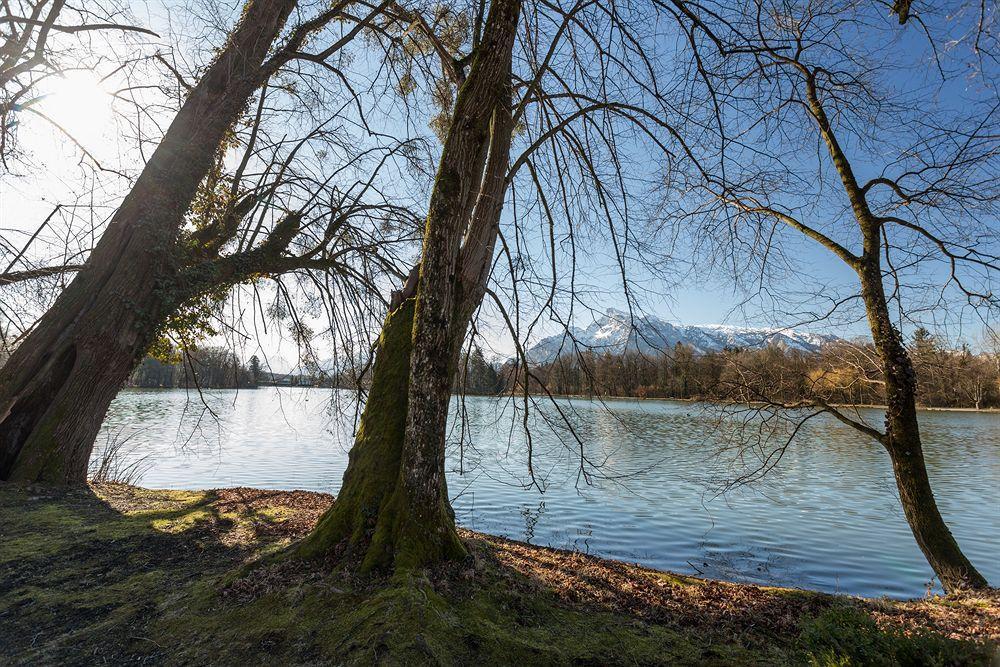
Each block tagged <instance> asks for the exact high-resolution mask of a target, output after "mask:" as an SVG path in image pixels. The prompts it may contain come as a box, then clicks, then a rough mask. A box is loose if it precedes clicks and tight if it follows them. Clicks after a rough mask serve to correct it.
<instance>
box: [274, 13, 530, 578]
mask: <svg viewBox="0 0 1000 667" xmlns="http://www.w3.org/2000/svg"><path fill="white" fill-rule="evenodd" d="M519 12H520V0H496V1H495V2H493V4H492V5H491V7H490V12H489V15H488V17H487V20H486V29H485V30H484V35H483V39H482V42H481V44H480V46H479V47H478V48H477V52H476V56H475V58H474V59H473V62H472V67H471V69H470V73H469V77H468V79H467V80H466V81H465V83H464V84H463V85H462V87H461V90H460V91H459V95H458V98H457V100H456V103H455V110H454V113H453V120H452V126H451V128H450V130H449V133H448V138H447V140H446V141H445V146H444V150H443V151H442V155H441V162H440V165H439V168H438V176H437V180H436V182H435V184H434V190H433V192H432V194H431V201H430V207H429V211H428V216H427V224H426V229H425V233H424V244H423V253H422V257H421V263H420V273H419V280H418V281H417V282H416V283H415V284H416V295H415V297H413V298H407V299H406V301H404V303H403V305H401V306H400V307H399V308H397V309H396V310H394V311H392V312H391V313H390V314H389V316H388V317H387V319H386V322H385V325H384V327H383V331H382V336H381V338H380V341H379V346H378V348H377V350H376V361H375V371H374V375H373V378H372V387H371V391H370V392H369V395H368V402H367V404H366V405H365V410H364V414H363V416H362V419H361V424H360V428H359V431H358V435H357V438H356V441H355V445H354V448H353V449H352V450H351V454H350V461H349V464H348V467H347V471H346V472H345V474H344V485H343V488H342V490H341V493H340V495H339V496H338V497H337V501H336V502H335V503H334V505H333V507H332V508H331V509H330V510H329V511H328V512H327V513H326V514H325V515H324V516H323V517H322V518H321V519H320V521H319V523H318V525H317V527H316V529H315V530H314V531H313V533H311V534H310V535H309V536H308V537H307V538H306V539H304V540H303V541H302V542H300V543H299V544H298V545H297V546H296V547H295V548H294V550H293V554H296V555H299V556H304V557H318V556H321V555H324V554H327V553H330V552H331V551H334V552H335V551H337V550H338V549H341V550H344V549H346V550H347V551H353V552H354V553H355V554H356V555H357V556H358V557H360V560H361V569H362V570H371V569H375V568H379V569H388V568H390V567H391V568H395V569H396V570H397V571H399V570H408V569H413V568H419V567H423V566H425V565H429V564H432V563H435V562H438V561H442V560H449V559H455V558H461V557H463V556H464V555H465V553H466V551H465V547H464V546H463V545H462V542H461V541H460V540H459V538H458V534H457V532H456V530H455V520H454V513H453V512H452V511H451V507H450V505H449V503H448V496H447V485H446V482H445V466H444V460H445V428H446V422H447V418H448V406H449V402H450V399H451V387H452V382H453V379H454V375H455V370H456V368H457V365H458V364H457V361H458V356H459V352H460V349H461V345H462V341H463V340H464V338H465V332H466V329H467V328H468V323H469V318H470V317H471V315H472V313H473V311H474V310H475V308H476V307H477V306H478V305H479V303H480V301H481V299H482V296H483V289H484V285H485V280H486V277H487V275H488V269H489V264H490V262H491V260H492V256H493V249H494V245H495V241H496V234H497V228H498V225H499V217H500V212H501V210H502V205H503V204H502V202H503V194H504V190H505V187H506V186H505V184H506V181H505V177H506V170H507V166H508V160H509V151H510V140H511V127H512V123H511V120H510V95H511V89H510V87H511V53H512V49H513V42H514V35H515V32H516V29H517V23H518V15H519ZM463 234H465V239H464V243H463ZM404 290H405V288H404ZM406 296H407V297H409V295H408V294H407V295H406Z"/></svg>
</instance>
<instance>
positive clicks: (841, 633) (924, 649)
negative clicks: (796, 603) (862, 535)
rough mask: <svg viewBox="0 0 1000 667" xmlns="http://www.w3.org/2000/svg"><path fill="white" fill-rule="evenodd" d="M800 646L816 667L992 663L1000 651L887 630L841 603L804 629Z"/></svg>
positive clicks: (939, 636) (853, 608)
mask: <svg viewBox="0 0 1000 667" xmlns="http://www.w3.org/2000/svg"><path fill="white" fill-rule="evenodd" d="M800 642H801V645H802V647H803V650H804V653H805V655H806V656H807V657H808V659H809V663H810V664H812V665H817V666H822V667H840V666H846V665H899V666H900V667H909V666H913V667H919V666H921V665H927V666H940V667H945V666H947V665H978V664H981V665H988V664H989V663H990V657H991V655H992V654H994V652H995V651H996V647H992V648H991V647H988V646H978V647H977V646H975V645H971V644H969V643H968V642H960V641H955V640H952V639H948V638H946V637H943V636H941V635H936V634H933V633H929V632H915V633H911V634H910V635H909V636H907V635H904V634H902V633H901V632H886V631H884V630H882V629H880V628H879V627H878V625H876V623H875V621H874V620H873V619H872V618H871V617H870V616H868V615H867V614H864V613H863V612H861V611H860V610H859V609H857V608H856V607H852V606H849V605H839V606H836V607H834V608H833V609H830V610H828V611H826V612H824V613H822V614H820V615H819V616H817V617H816V618H814V619H810V620H808V621H807V622H806V623H805V624H804V627H803V630H802V635H801V637H800Z"/></svg>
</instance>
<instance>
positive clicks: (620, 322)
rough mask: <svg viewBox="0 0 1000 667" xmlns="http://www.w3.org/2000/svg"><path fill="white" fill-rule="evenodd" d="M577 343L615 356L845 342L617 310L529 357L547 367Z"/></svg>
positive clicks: (543, 344) (545, 342)
mask: <svg viewBox="0 0 1000 667" xmlns="http://www.w3.org/2000/svg"><path fill="white" fill-rule="evenodd" d="M573 339H575V340H576V342H577V344H578V345H579V346H580V347H581V348H582V349H590V350H592V351H594V352H596V353H603V352H611V353H613V354H620V353H622V352H624V351H626V350H628V351H639V352H642V353H643V354H656V353H657V352H660V351H664V350H670V349H672V348H673V347H674V346H675V345H676V344H677V343H683V344H684V345H688V346H690V347H691V348H693V349H694V351H695V352H697V353H701V354H704V353H706V352H717V351H719V350H723V349H725V348H727V347H729V348H734V347H739V348H763V347H768V346H771V345H777V346H779V347H783V348H786V349H791V350H802V351H805V352H815V351H817V350H819V348H820V347H821V346H822V345H824V344H826V343H830V342H833V341H837V340H840V339H839V338H838V337H837V336H832V335H828V334H816V333H810V332H805V331H797V330H795V329H791V328H780V329H769V328H757V327H735V326H728V325H723V324H702V325H684V324H671V323H670V322H666V321H664V320H661V319H659V318H658V317H655V316H652V315H647V316H638V315H637V316H636V317H635V319H634V321H632V320H631V319H630V318H629V315H628V313H623V312H622V311H620V310H616V309H614V308H611V309H609V310H608V311H607V312H606V313H605V314H604V315H603V316H602V317H600V318H598V319H597V320H595V321H594V323H593V324H591V325H590V326H589V327H587V328H586V329H580V328H578V327H571V328H570V331H569V332H563V333H561V334H556V335H555V336H549V337H548V338H543V339H542V340H540V341H538V342H537V343H536V344H535V345H533V346H531V347H530V348H529V349H528V353H527V354H528V359H529V360H530V361H532V362H534V363H545V362H548V361H552V360H554V359H555V358H556V357H558V356H560V355H562V354H568V353H570V352H572V351H573Z"/></svg>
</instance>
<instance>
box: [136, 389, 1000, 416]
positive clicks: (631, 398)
mask: <svg viewBox="0 0 1000 667" xmlns="http://www.w3.org/2000/svg"><path fill="white" fill-rule="evenodd" d="M181 389H184V387H123V388H122V390H123V391H124V390H132V391H149V392H156V391H178V390H181ZM202 389H203V390H208V391H253V390H257V389H313V390H324V391H325V390H330V389H335V390H337V391H354V389H351V388H345V387H311V386H310V387H307V386H300V385H259V386H257V387H202ZM507 395H508V394H506V393H505V394H497V395H495V396H494V395H490V394H466V396H469V397H480V396H481V397H484V398H502V397H504V396H507ZM456 396H457V394H456ZM532 396H535V397H538V398H546V397H547V396H548V395H547V394H532ZM551 396H552V397H553V398H566V399H581V400H586V401H595V400H596V401H642V402H660V403H686V404H693V403H704V404H707V405H742V404H740V403H731V402H726V401H714V400H711V399H705V398H665V397H661V396H651V397H646V398H643V397H640V396H596V395H588V394H552V395H551ZM830 405H831V406H832V407H835V408H845V409H854V408H857V409H859V410H885V409H886V406H884V405H869V404H860V405H855V404H849V403H848V404H845V403H831V404H830ZM917 411H918V412H971V413H977V414H1000V408H968V407H963V408H946V407H935V406H922V405H918V406H917Z"/></svg>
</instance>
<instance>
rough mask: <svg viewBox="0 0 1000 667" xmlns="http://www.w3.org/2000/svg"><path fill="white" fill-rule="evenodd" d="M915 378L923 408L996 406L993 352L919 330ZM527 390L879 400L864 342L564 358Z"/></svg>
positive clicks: (509, 376)
mask: <svg viewBox="0 0 1000 667" xmlns="http://www.w3.org/2000/svg"><path fill="white" fill-rule="evenodd" d="M908 349H909V351H910V354H911V355H912V357H913V363H914V367H915V370H916V374H917V385H918V394H917V400H918V402H919V404H920V405H921V406H924V407H940V408H977V409H982V408H995V407H1000V350H998V351H997V352H994V353H979V354H976V353H973V352H972V351H971V350H970V348H969V347H968V346H965V345H963V346H962V347H960V348H959V349H951V348H949V347H946V346H945V345H943V344H941V343H940V342H939V341H938V339H936V338H935V337H934V336H933V335H931V334H930V333H929V332H928V331H927V330H926V329H919V330H918V331H917V332H916V334H915V335H914V337H913V340H912V341H911V343H910V345H909V347H908ZM502 375H503V376H504V378H505V387H506V388H507V389H509V388H510V387H511V383H514V382H516V385H515V386H519V387H520V386H523V383H524V382H525V372H524V370H523V369H520V368H518V367H517V365H516V364H513V363H509V364H507V365H505V366H504V368H503V369H502ZM527 375H528V376H529V385H528V386H529V387H530V388H531V390H532V391H541V389H542V386H543V385H544V386H545V387H547V389H548V391H550V392H552V393H554V394H578V395H592V396H635V397H639V398H676V399H704V400H724V401H733V400H735V401H748V400H750V401H761V400H766V401H777V402H782V403H794V402H796V401H801V400H807V399H808V400H814V399H817V398H818V399H821V400H824V401H826V402H828V403H844V404H855V405H876V404H879V403H881V402H882V398H881V396H882V393H881V391H882V390H881V384H882V376H881V371H880V365H879V363H878V357H877V355H876V353H875V351H874V350H873V349H872V347H871V345H870V344H864V345H859V344H856V343H851V344H848V343H841V344H830V345H826V346H824V347H823V348H822V349H821V350H820V351H818V352H803V351H799V350H789V349H783V348H780V347H768V348H764V349H739V348H734V349H726V350H722V351H720V352H709V353H706V354H698V353H696V352H695V351H694V350H693V349H692V348H691V347H689V346H686V345H683V344H680V343H678V344H677V346H675V347H674V348H673V349H672V350H671V351H670V352H669V353H662V354H659V355H649V354H639V353H636V352H628V353H625V354H611V353H607V352H606V353H595V352H590V351H585V352H581V353H580V354H571V355H564V356H562V357H560V358H559V359H557V360H555V361H553V362H550V363H546V364H541V365H538V366H533V367H531V368H530V370H529V373H528V374H527Z"/></svg>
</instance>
